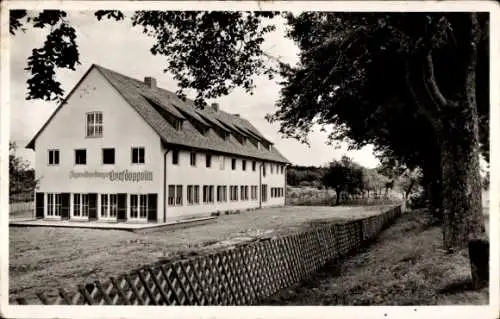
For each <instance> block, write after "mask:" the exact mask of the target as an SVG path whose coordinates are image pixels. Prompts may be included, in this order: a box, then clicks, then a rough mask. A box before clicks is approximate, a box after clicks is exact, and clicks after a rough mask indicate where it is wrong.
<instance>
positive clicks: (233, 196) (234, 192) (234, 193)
mask: <svg viewBox="0 0 500 319" xmlns="http://www.w3.org/2000/svg"><path fill="white" fill-rule="evenodd" d="M229 193H230V194H229V196H230V200H231V201H237V200H238V186H237V185H231V186H229Z"/></svg>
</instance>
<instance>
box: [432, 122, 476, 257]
mask: <svg viewBox="0 0 500 319" xmlns="http://www.w3.org/2000/svg"><path fill="white" fill-rule="evenodd" d="M476 123H477V121H476ZM473 126H474V124H473V123H464V125H462V129H461V130H460V132H453V133H454V134H452V132H447V133H445V134H443V135H444V136H443V145H442V147H443V149H442V150H443V153H442V160H441V164H442V182H443V183H442V191H443V192H442V194H443V204H442V205H443V240H444V247H445V249H456V248H457V249H460V248H464V247H466V246H467V244H468V242H469V240H472V239H477V238H480V237H483V236H484V218H483V213H482V207H481V178H480V174H479V145H478V143H477V136H476V137H475V136H474V135H477V134H475V133H474V128H473ZM452 131H453V130H452ZM476 132H477V130H476Z"/></svg>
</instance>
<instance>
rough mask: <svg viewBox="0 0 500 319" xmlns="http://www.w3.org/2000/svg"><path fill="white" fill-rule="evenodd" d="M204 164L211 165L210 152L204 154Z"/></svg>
mask: <svg viewBox="0 0 500 319" xmlns="http://www.w3.org/2000/svg"><path fill="white" fill-rule="evenodd" d="M205 166H206V167H211V166H212V155H210V154H206V155H205Z"/></svg>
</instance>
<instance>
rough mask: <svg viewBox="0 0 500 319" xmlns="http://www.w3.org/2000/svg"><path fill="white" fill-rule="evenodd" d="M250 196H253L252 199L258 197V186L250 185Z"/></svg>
mask: <svg viewBox="0 0 500 319" xmlns="http://www.w3.org/2000/svg"><path fill="white" fill-rule="evenodd" d="M250 197H251V199H252V200H255V199H257V186H255V185H252V186H251V187H250Z"/></svg>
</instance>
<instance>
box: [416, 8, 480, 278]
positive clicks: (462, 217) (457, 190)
mask: <svg viewBox="0 0 500 319" xmlns="http://www.w3.org/2000/svg"><path fill="white" fill-rule="evenodd" d="M468 16H469V19H470V20H469V22H470V26H467V27H465V28H463V29H462V31H463V32H469V34H468V36H464V37H463V38H461V39H459V40H458V41H457V42H455V45H456V49H455V53H456V56H455V57H456V61H457V62H458V63H457V65H456V72H457V73H455V74H454V75H453V80H452V81H450V83H447V84H452V85H454V86H455V87H451V86H450V85H447V91H448V92H447V93H448V94H449V95H450V98H451V99H447V98H446V97H445V96H444V95H443V94H442V91H441V90H440V88H439V85H438V84H437V83H436V79H435V76H434V65H433V61H432V60H433V57H432V49H431V50H429V52H428V54H427V56H426V62H425V65H424V73H425V78H426V81H425V82H426V88H427V90H428V92H429V93H430V96H431V97H432V99H433V101H434V103H435V105H436V106H437V108H436V110H435V111H437V113H438V115H437V117H434V120H437V121H439V125H437V128H438V129H437V130H436V132H437V135H438V140H439V146H440V153H441V154H440V157H441V174H442V180H441V181H442V184H441V186H442V197H443V201H442V209H443V210H442V211H443V242H444V248H445V249H447V250H448V251H450V252H453V251H456V250H460V249H463V248H466V247H468V246H469V250H470V251H474V247H479V246H480V245H479V246H478V245H476V244H477V243H481V242H482V243H484V244H485V245H487V239H486V234H485V226H484V217H483V213H482V207H481V177H480V169H479V155H480V152H479V118H478V109H477V103H476V67H477V45H478V43H479V39H480V37H481V29H480V25H479V22H478V15H477V13H476V12H472V13H469V14H468ZM483 251H487V249H483ZM469 258H470V263H471V275H472V281H473V286H474V287H479V286H480V285H479V284H484V283H485V282H487V280H485V279H486V278H488V273H487V272H486V273H484V269H486V270H487V269H488V267H484V260H485V256H484V253H483V254H481V253H478V254H470V253H469ZM481 269H482V270H483V272H482V273H481Z"/></svg>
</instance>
